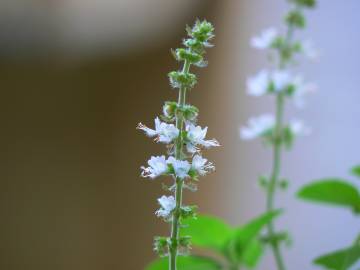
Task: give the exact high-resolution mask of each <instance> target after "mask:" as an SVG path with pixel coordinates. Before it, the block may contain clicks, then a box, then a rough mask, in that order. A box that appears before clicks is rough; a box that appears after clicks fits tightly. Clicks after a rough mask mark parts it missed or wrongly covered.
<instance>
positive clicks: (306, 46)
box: [301, 40, 319, 61]
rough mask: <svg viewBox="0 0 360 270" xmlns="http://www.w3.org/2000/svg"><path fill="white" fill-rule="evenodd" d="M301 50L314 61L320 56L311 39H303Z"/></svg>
mask: <svg viewBox="0 0 360 270" xmlns="http://www.w3.org/2000/svg"><path fill="white" fill-rule="evenodd" d="M301 51H302V52H303V53H304V54H305V56H306V57H307V58H309V59H310V60H312V61H316V60H317V59H318V58H319V52H318V51H317V50H316V49H315V47H314V44H313V42H312V41H311V40H305V41H303V43H302V44H301Z"/></svg>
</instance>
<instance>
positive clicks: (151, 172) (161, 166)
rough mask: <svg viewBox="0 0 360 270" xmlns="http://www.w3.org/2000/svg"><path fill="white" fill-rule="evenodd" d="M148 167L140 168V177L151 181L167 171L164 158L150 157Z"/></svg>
mask: <svg viewBox="0 0 360 270" xmlns="http://www.w3.org/2000/svg"><path fill="white" fill-rule="evenodd" d="M148 165H149V167H147V168H145V167H141V169H142V170H143V171H142V172H141V176H142V177H149V178H151V179H154V178H156V177H158V176H160V175H162V174H164V173H166V172H167V170H168V165H167V163H166V159H165V156H157V157H151V158H150V159H149V160H148Z"/></svg>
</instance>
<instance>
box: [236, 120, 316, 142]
mask: <svg viewBox="0 0 360 270" xmlns="http://www.w3.org/2000/svg"><path fill="white" fill-rule="evenodd" d="M274 128H275V117H274V116H273V115H271V114H263V115H260V116H258V117H252V118H250V119H249V121H248V125H247V126H244V127H242V128H240V136H241V138H242V139H243V140H252V139H255V138H258V137H262V136H264V135H265V134H267V133H268V132H272V131H273V129H274ZM289 130H290V131H291V133H292V134H293V135H297V136H307V135H309V134H310V132H311V130H310V128H308V127H307V126H305V125H304V123H303V122H302V121H301V120H291V121H290V123H289Z"/></svg>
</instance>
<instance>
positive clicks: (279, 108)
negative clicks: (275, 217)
mask: <svg viewBox="0 0 360 270" xmlns="http://www.w3.org/2000/svg"><path fill="white" fill-rule="evenodd" d="M283 112H284V96H283V95H282V94H281V93H280V94H278V95H277V97H276V124H275V131H274V148H273V167H272V173H271V178H270V183H269V188H268V192H267V200H266V210H267V211H268V212H270V211H273V210H274V198H275V193H276V188H277V185H278V179H279V174H280V165H281V131H282V128H283V127H282V126H283V123H282V122H283ZM267 228H268V233H269V237H270V239H272V241H271V242H270V243H271V248H272V250H273V253H274V256H275V261H276V264H277V267H278V269H279V270H285V265H284V261H283V258H282V255H281V251H280V248H279V243H278V242H277V241H276V240H274V239H275V228H274V224H273V222H272V221H270V222H269V223H268V225H267Z"/></svg>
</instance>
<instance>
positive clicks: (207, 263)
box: [145, 256, 222, 270]
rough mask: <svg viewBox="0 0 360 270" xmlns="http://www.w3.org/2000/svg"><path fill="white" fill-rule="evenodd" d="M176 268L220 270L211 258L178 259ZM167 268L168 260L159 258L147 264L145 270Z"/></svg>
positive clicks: (164, 269) (183, 269) (189, 257)
mask: <svg viewBox="0 0 360 270" xmlns="http://www.w3.org/2000/svg"><path fill="white" fill-rule="evenodd" d="M177 266H178V268H179V269H181V270H221V269H222V266H221V265H220V264H219V263H218V262H216V261H214V260H213V259H211V258H206V257H198V256H188V257H178V258H177ZM168 268H169V259H168V258H161V259H158V260H156V261H154V262H152V263H151V264H149V265H148V266H147V267H146V268H145V270H166V269H168Z"/></svg>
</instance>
